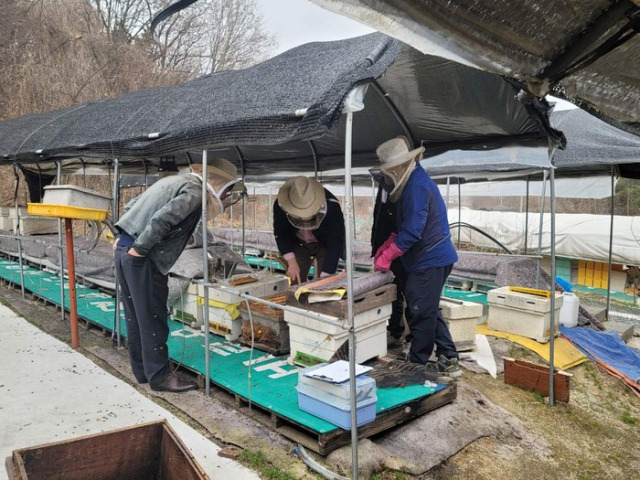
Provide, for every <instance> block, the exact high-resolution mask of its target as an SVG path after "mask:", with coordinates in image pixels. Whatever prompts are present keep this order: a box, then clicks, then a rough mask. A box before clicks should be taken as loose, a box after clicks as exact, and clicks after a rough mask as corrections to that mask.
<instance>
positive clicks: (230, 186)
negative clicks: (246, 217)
mask: <svg viewBox="0 0 640 480" xmlns="http://www.w3.org/2000/svg"><path fill="white" fill-rule="evenodd" d="M190 175H193V176H195V177H198V178H199V179H200V181H202V176H200V175H198V174H197V173H194V172H191V173H190ZM241 181H242V180H241V179H239V178H235V179H233V180H231V181H229V182H227V183H225V184H224V185H222V187H220V189H219V190H220V193H218V192H216V190H215V189H214V188H213V186H212V185H211V184H210V183H209V182H206V186H207V193H208V197H209V198H208V202H207V203H215V204H216V207H215V210H216V211H218V213H222V212H224V211H225V209H226V208H227V207H230V206H231V205H233V204H235V203H238V202H239V201H240V200H241V199H242V197H243V196H244V195H245V194H246V193H247V189H246V188H243V189H242V190H239V189H237V185H236V184H237V183H239V182H241ZM227 191H228V192H229V193H228V194H227V195H226V196H225V195H224V194H225V192H227ZM223 196H224V197H225V198H224V199H223V198H222V197H223ZM210 218H213V217H210Z"/></svg>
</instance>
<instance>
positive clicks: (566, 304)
mask: <svg viewBox="0 0 640 480" xmlns="http://www.w3.org/2000/svg"><path fill="white" fill-rule="evenodd" d="M579 310H580V299H579V298H578V297H577V296H575V295H574V294H573V293H571V292H564V293H563V294H562V308H561V309H560V325H564V326H565V327H569V328H571V327H575V326H576V325H578V312H579Z"/></svg>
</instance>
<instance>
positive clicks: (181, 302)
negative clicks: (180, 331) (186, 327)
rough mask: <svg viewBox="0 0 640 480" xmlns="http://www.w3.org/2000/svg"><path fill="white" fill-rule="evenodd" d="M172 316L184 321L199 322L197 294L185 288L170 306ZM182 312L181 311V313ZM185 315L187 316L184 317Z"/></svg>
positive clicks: (199, 308)
mask: <svg viewBox="0 0 640 480" xmlns="http://www.w3.org/2000/svg"><path fill="white" fill-rule="evenodd" d="M171 309H172V311H173V316H174V317H175V318H176V319H177V320H180V321H183V322H185V323H191V321H193V322H199V321H200V317H201V316H202V314H201V312H202V308H201V307H200V306H199V305H198V295H197V294H196V293H192V292H190V291H189V290H187V291H186V292H185V293H183V294H182V295H181V296H180V298H179V299H178V301H177V302H175V303H174V304H173V305H172V307H171ZM181 312H182V313H181ZM185 317H187V318H185Z"/></svg>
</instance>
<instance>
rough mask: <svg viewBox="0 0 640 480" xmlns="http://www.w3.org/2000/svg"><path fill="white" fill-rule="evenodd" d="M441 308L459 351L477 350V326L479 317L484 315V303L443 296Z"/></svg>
mask: <svg viewBox="0 0 640 480" xmlns="http://www.w3.org/2000/svg"><path fill="white" fill-rule="evenodd" d="M440 308H441V309H442V317H443V318H444V320H445V322H447V325H448V326H449V332H450V333H451V338H452V339H453V343H455V345H456V349H457V350H458V351H459V352H465V351H469V350H475V348H476V326H477V324H478V318H479V317H481V316H482V305H481V304H479V303H475V302H467V301H464V300H455V299H452V298H445V297H441V298H440Z"/></svg>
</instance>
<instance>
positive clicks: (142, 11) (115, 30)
mask: <svg viewBox="0 0 640 480" xmlns="http://www.w3.org/2000/svg"><path fill="white" fill-rule="evenodd" d="M85 2H86V3H87V4H88V5H89V6H91V7H92V8H93V9H94V10H95V12H96V13H97V15H98V18H99V19H100V22H101V24H102V28H103V29H104V32H105V33H106V34H107V35H108V37H109V38H110V39H112V40H117V41H121V42H122V41H124V42H127V43H130V42H132V41H134V40H135V39H136V38H138V37H140V36H141V35H142V34H143V33H144V32H145V30H147V28H148V23H149V21H150V18H151V16H152V15H153V12H154V10H155V9H156V8H157V7H158V5H159V3H158V2H153V1H152V0H85Z"/></svg>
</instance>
